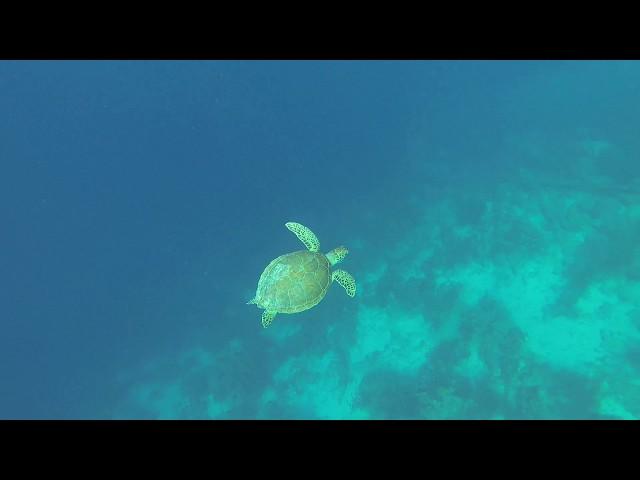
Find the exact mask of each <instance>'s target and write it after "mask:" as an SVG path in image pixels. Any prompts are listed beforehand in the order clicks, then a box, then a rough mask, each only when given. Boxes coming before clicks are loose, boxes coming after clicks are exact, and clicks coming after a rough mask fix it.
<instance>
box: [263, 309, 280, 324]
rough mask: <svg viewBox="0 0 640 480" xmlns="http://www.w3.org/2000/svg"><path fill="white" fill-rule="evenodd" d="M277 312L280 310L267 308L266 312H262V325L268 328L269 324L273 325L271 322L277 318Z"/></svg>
mask: <svg viewBox="0 0 640 480" xmlns="http://www.w3.org/2000/svg"><path fill="white" fill-rule="evenodd" d="M277 314H278V312H274V311H271V310H265V311H264V312H262V326H263V327H264V328H267V327H268V326H269V325H271V322H273V319H274V318H276V315H277Z"/></svg>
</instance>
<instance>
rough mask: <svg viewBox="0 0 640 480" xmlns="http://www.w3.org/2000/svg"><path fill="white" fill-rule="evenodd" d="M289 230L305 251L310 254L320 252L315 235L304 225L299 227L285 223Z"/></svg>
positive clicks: (292, 223) (298, 225) (296, 224)
mask: <svg viewBox="0 0 640 480" xmlns="http://www.w3.org/2000/svg"><path fill="white" fill-rule="evenodd" d="M284 225H285V226H286V227H287V228H288V229H289V230H291V231H292V232H293V233H295V234H296V237H298V238H299V239H300V241H301V242H302V243H304V246H305V247H307V250H309V251H310V252H318V251H320V241H319V240H318V237H316V236H315V234H314V233H313V232H312V231H311V230H309V229H308V228H307V227H305V226H304V225H300V224H299V223H296V222H287V223H285V224H284Z"/></svg>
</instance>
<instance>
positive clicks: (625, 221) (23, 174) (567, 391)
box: [0, 61, 640, 419]
mask: <svg viewBox="0 0 640 480" xmlns="http://www.w3.org/2000/svg"><path fill="white" fill-rule="evenodd" d="M639 85H640V63H638V62H634V61H630V62H613V61H594V62H584V61H546V62H545V61H536V62H530V61H521V62H515V61H491V62H484V61H438V62H433V61H419V62H418V61H416V62H399V61H384V62H382V61H380V62H371V61H367V62H364V61H354V62H347V61H339V62H338V61H335V62H315V61H313V62H301V61H284V62H270V61H261V62H235V61H234V62H231V61H215V62H213V61H207V62H140V61H132V62H85V61H81V62H6V61H5V62H0V159H1V160H0V165H1V166H2V170H3V175H2V176H1V177H0V185H1V188H0V200H1V201H0V218H2V220H3V222H2V224H3V234H2V235H3V240H2V243H3V249H2V250H3V252H2V255H0V262H1V263H2V267H3V271H4V272H5V275H4V278H3V280H0V282H2V285H0V286H1V287H2V288H0V300H1V301H2V305H3V313H2V317H1V318H0V329H1V330H0V378H1V379H2V381H1V382H0V418H101V419H102V418H105V419H129V418H144V419H147V418H154V419H521V418H525V419H578V418H587V419H636V418H638V417H639V416H640V347H638V345H639V344H640V343H639V340H640V310H639V308H638V301H639V299H640V251H639V248H638V245H639V240H640V139H639V137H638V134H637V125H638V124H639V123H640V122H639V120H640V118H639V117H640V113H639V112H640V87H639ZM288 221H295V222H299V223H301V224H303V225H306V226H307V227H309V228H310V229H311V230H312V231H313V232H314V233H315V234H316V235H317V237H318V239H319V241H320V245H321V250H322V251H323V252H328V251H329V250H331V249H333V248H335V247H337V246H339V245H346V246H347V247H348V248H349V255H348V256H347V257H346V258H345V260H344V261H343V262H342V263H341V264H340V266H339V268H342V269H344V270H346V271H348V272H349V273H350V274H351V275H353V277H354V278H355V280H356V282H357V294H356V296H355V297H354V298H350V297H348V296H347V295H346V293H345V291H344V290H343V289H342V287H340V285H338V284H336V283H335V282H334V283H333V284H332V285H331V287H330V288H329V291H328V293H327V295H326V297H325V298H324V299H323V300H322V302H321V303H320V304H318V305H317V306H315V307H314V308H312V309H310V310H307V311H304V312H301V313H297V314H292V315H286V314H279V315H277V316H276V317H275V320H274V322H273V324H272V325H271V326H270V327H269V328H266V329H264V328H263V327H262V326H261V323H260V316H261V313H262V310H260V309H258V308H256V305H247V304H246V302H247V301H248V300H250V299H251V298H253V296H254V295H255V292H256V287H257V282H258V279H259V277H260V274H261V273H262V271H263V269H264V268H265V267H266V265H267V264H268V263H269V262H270V261H271V260H272V259H274V258H276V257H277V256H279V255H282V254H284V253H287V252H291V251H295V250H300V249H301V248H304V247H303V245H302V243H301V242H300V241H299V240H298V239H297V238H296V236H295V235H294V234H293V233H291V232H290V231H288V230H287V229H286V228H285V226H284V224H285V222H288Z"/></svg>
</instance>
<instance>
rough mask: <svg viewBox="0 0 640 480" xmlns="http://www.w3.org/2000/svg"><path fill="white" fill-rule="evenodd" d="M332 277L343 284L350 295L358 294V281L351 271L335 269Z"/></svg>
mask: <svg viewBox="0 0 640 480" xmlns="http://www.w3.org/2000/svg"><path fill="white" fill-rule="evenodd" d="M331 279H332V280H335V281H336V282H338V283H339V284H340V285H342V288H344V289H345V290H346V291H347V295H349V296H350V297H353V296H354V295H355V294H356V281H355V279H354V278H353V277H352V276H351V274H350V273H348V272H345V271H344V270H335V271H334V272H333V273H332V274H331Z"/></svg>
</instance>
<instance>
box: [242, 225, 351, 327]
mask: <svg viewBox="0 0 640 480" xmlns="http://www.w3.org/2000/svg"><path fill="white" fill-rule="evenodd" d="M285 226H286V227H287V228H288V229H289V230H291V231H292V232H293V233H295V234H296V236H297V237H298V238H299V239H300V241H301V242H302V243H304V245H305V247H307V249H306V250H299V251H297V252H292V253H287V254H285V255H281V256H279V257H278V258H276V259H275V260H272V261H271V263H270V264H269V265H267V267H266V268H265V269H264V272H262V275H260V280H259V281H258V289H257V290H256V296H255V297H254V298H253V299H251V300H249V301H248V302H247V305H249V304H255V305H257V306H258V308H263V309H264V312H262V326H263V327H265V328H267V327H268V326H269V325H271V322H273V319H274V318H275V316H276V314H278V313H297V312H302V311H303V310H308V309H309V308H311V307H313V306H315V305H317V304H318V303H320V300H322V298H323V297H324V296H325V294H326V293H327V290H328V289H329V285H331V283H332V282H333V280H335V281H336V282H338V283H339V284H340V285H342V287H343V288H344V289H345V290H346V291H347V295H349V296H350V297H353V296H354V295H355V294H356V281H355V280H354V279H353V277H352V276H351V275H350V274H348V273H347V272H345V271H344V270H334V271H333V272H332V271H331V267H332V266H333V265H335V264H337V263H340V262H341V261H342V260H343V259H344V257H346V256H347V253H349V250H347V248H346V247H344V246H341V247H338V248H335V249H333V250H331V251H330V252H329V253H327V254H326V255H324V254H323V253H322V252H320V242H319V241H318V238H317V237H316V236H315V235H314V233H313V232H312V231H311V230H309V229H308V228H307V227H305V226H304V225H300V224H299V223H295V222H287V223H285Z"/></svg>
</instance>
